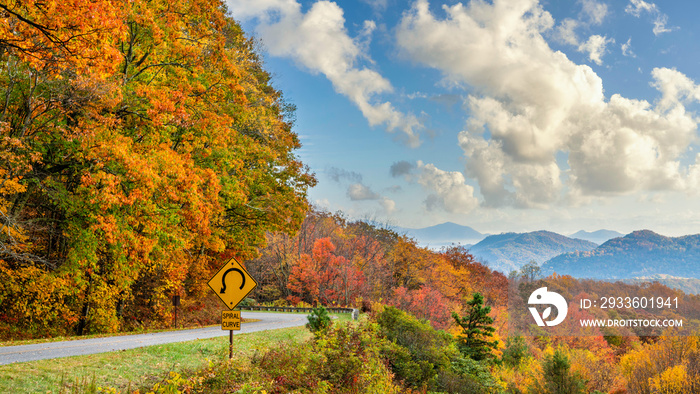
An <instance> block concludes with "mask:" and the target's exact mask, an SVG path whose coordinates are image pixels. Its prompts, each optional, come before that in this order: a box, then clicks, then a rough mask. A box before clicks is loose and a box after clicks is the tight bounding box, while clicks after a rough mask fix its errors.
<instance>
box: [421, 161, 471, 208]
mask: <svg viewBox="0 0 700 394" xmlns="http://www.w3.org/2000/svg"><path fill="white" fill-rule="evenodd" d="M416 169H417V172H418V173H417V175H416V181H417V182H418V184H420V185H421V186H423V187H424V188H425V189H426V190H428V191H429V192H431V194H429V195H428V198H427V199H426V200H425V204H426V208H427V209H428V210H431V211H432V210H436V209H442V210H445V211H446V212H449V213H469V212H471V211H472V210H474V208H476V207H477V206H478V205H479V202H478V200H477V199H476V197H474V187H472V186H471V185H467V184H466V183H465V181H466V179H465V178H464V175H463V174H462V173H461V172H457V171H451V172H448V171H443V170H441V169H439V168H437V167H435V165H433V164H424V163H423V162H421V161H418V162H417V165H416Z"/></svg>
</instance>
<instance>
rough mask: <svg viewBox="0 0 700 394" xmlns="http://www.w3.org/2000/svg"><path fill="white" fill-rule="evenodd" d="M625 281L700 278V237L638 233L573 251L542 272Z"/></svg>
mask: <svg viewBox="0 0 700 394" xmlns="http://www.w3.org/2000/svg"><path fill="white" fill-rule="evenodd" d="M553 272H556V273H557V274H559V275H571V276H574V277H579V278H582V277H585V278H600V279H617V278H620V279H625V278H634V277H648V276H653V275H671V276H677V277H684V278H700V234H695V235H685V236H680V237H667V236H664V235H661V234H657V233H655V232H653V231H651V230H637V231H633V232H631V233H630V234H627V235H625V236H624V237H619V238H613V239H610V240H608V241H606V242H605V243H603V244H602V245H600V246H598V247H597V248H595V249H593V250H591V251H585V252H570V253H564V254H561V255H559V256H556V257H553V258H551V259H549V260H548V261H546V262H545V263H544V264H543V265H542V273H543V274H544V275H549V274H551V273H553Z"/></svg>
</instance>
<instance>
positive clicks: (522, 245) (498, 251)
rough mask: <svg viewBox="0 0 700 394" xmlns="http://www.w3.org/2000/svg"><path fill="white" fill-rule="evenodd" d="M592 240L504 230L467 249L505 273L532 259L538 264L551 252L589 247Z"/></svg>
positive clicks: (554, 253)
mask: <svg viewBox="0 0 700 394" xmlns="http://www.w3.org/2000/svg"><path fill="white" fill-rule="evenodd" d="M596 246H598V245H596V244H594V243H593V242H589V241H584V240H581V239H573V238H569V237H565V236H563V235H561V234H557V233H553V232H551V231H534V232H531V233H504V234H498V235H491V236H488V237H486V238H485V239H484V240H483V241H481V242H479V243H478V244H476V245H474V246H472V247H471V249H470V250H469V251H470V253H472V254H473V255H474V256H475V257H477V259H479V260H481V261H483V262H487V263H488V265H489V267H491V269H495V270H498V271H501V272H503V273H505V274H508V273H509V272H510V271H512V270H518V269H520V267H522V266H523V265H525V264H527V263H529V262H530V261H532V260H534V261H536V262H537V263H538V264H542V263H543V262H545V261H547V260H549V259H551V258H552V257H554V256H557V255H560V254H562V253H566V252H573V251H577V250H579V251H589V250H593V249H595V248H596Z"/></svg>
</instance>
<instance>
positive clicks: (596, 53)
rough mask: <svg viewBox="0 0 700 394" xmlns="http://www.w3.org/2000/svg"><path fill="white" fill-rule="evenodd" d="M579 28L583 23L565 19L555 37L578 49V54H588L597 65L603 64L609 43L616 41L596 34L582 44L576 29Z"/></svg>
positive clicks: (557, 29)
mask: <svg viewBox="0 0 700 394" xmlns="http://www.w3.org/2000/svg"><path fill="white" fill-rule="evenodd" d="M579 26H581V23H580V22H578V21H576V20H574V19H568V18H567V19H564V20H563V21H562V22H561V23H560V24H559V25H558V26H557V27H556V29H555V34H554V37H555V38H556V39H557V40H558V41H560V42H562V43H564V44H569V45H572V46H574V47H576V50H577V51H578V52H582V53H587V54H588V58H589V59H590V60H591V61H592V62H594V63H595V64H597V65H601V64H603V55H604V54H605V49H606V47H607V45H608V44H609V43H612V42H615V40H614V39H611V38H607V37H605V36H600V35H597V34H594V35H592V36H590V37H588V40H586V41H584V42H581V41H579V38H578V35H577V34H576V29H577V28H578V27H579Z"/></svg>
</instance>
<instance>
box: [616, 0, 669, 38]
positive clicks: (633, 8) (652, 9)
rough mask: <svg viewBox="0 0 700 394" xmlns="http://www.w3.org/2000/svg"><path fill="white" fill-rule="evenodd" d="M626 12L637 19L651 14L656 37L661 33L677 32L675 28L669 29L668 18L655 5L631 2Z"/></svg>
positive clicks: (640, 1)
mask: <svg viewBox="0 0 700 394" xmlns="http://www.w3.org/2000/svg"><path fill="white" fill-rule="evenodd" d="M625 12H626V13H628V14H630V15H632V16H635V17H637V18H639V17H641V16H642V14H649V15H651V16H652V17H653V18H654V29H653V30H652V31H653V32H654V35H657V36H658V35H659V34H661V33H668V32H670V31H673V30H675V29H676V28H675V27H667V26H666V24H667V23H668V16H667V15H666V14H663V13H662V12H661V11H659V7H657V6H656V4H654V3H647V2H646V1H644V0H630V3H629V4H628V5H627V7H625Z"/></svg>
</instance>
